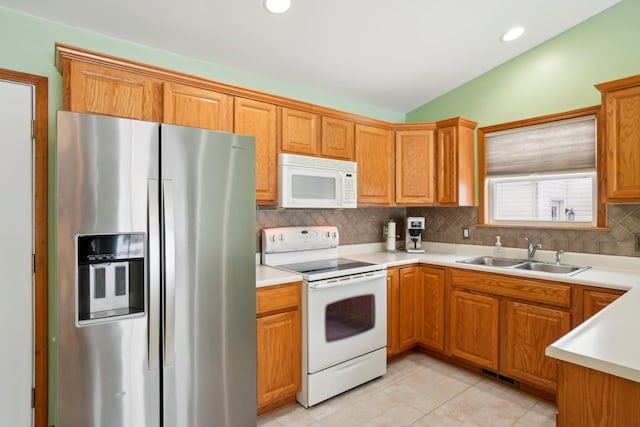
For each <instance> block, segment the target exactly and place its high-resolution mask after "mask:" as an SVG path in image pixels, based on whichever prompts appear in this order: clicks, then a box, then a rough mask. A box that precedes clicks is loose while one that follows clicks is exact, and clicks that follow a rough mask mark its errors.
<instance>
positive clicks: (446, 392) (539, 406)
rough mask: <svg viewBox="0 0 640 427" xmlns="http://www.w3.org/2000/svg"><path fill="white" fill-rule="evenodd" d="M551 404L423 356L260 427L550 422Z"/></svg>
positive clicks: (264, 420) (261, 421) (271, 417)
mask: <svg viewBox="0 0 640 427" xmlns="http://www.w3.org/2000/svg"><path fill="white" fill-rule="evenodd" d="M555 413H556V407H555V406H554V405H553V404H551V403H548V402H546V401H544V400H540V399H536V398H535V397H532V396H529V395H527V394H525V393H522V392H520V391H518V390H516V389H513V388H511V387H509V386H506V385H503V384H499V383H496V382H495V381H494V380H491V379H488V378H484V377H482V376H480V375H477V374H474V373H472V372H469V371H465V370H463V369H459V368H457V367H455V366H452V365H449V364H447V363H444V362H442V361H439V360H437V359H433V358H431V357H428V356H426V355H424V354H419V353H414V354H410V355H408V356H406V357H404V358H403V359H400V360H398V361H396V362H393V363H391V364H390V365H389V366H388V367H387V373H386V375H385V376H384V377H382V378H379V379H376V380H373V381H371V382H369V383H367V384H364V385H362V386H360V387H357V388H355V389H353V390H350V391H348V392H346V393H343V394H341V395H340V396H336V397H334V398H332V399H329V400H327V401H325V402H322V403H320V404H318V405H316V406H313V407H311V408H309V409H304V408H303V407H302V406H300V405H297V404H296V405H290V406H287V407H285V408H282V409H280V410H278V411H275V412H273V413H270V414H267V415H264V416H262V417H260V418H258V426H260V427H289V426H290V427H294V426H295V427H298V426H328V427H350V426H384V427H392V426H416V427H426V426H430V427H434V426H437V427H439V426H482V427H485V426H487V427H489V426H490V427H499V426H517V427H524V426H527V427H534V426H535V427H538V426H539V427H542V426H555V425H556V423H555Z"/></svg>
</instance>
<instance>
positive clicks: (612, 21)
mask: <svg viewBox="0 0 640 427" xmlns="http://www.w3.org/2000/svg"><path fill="white" fill-rule="evenodd" d="M550 13H552V12H551V11H550ZM525 34H526V33H525ZM516 43H517V42H516ZM639 43H640V0H623V1H622V2H620V3H618V4H617V5H615V6H613V7H611V8H610V9H607V10H605V11H604V12H602V13H600V14H599V15H596V16H594V17H593V18H591V19H589V20H587V21H585V22H583V23H581V24H579V25H577V26H575V27H573V28H571V29H569V30H568V31H566V32H564V33H562V34H560V35H558V36H556V37H555V38H553V39H551V40H549V41H548V42H546V43H543V44H541V45H539V46H537V47H535V48H533V49H531V50H529V51H527V52H525V53H524V54H522V55H520V56H518V57H516V58H515V59H513V60H511V61H509V62H506V63H504V64H502V65H500V66H498V67H496V68H494V69H493V70H491V71H489V72H487V73H485V74H483V75H481V76H480V77H478V78H476V79H474V80H471V81H469V82H468V83H466V84H464V85H462V86H460V87H458V88H457V89H454V90H452V91H451V92H448V93H446V94H444V95H442V96H441V97H439V98H437V99H435V100H433V101H431V102H429V103H427V104H425V105H423V106H422V107H420V108H417V109H416V110H414V111H411V112H409V113H407V117H406V121H407V122H419V121H435V120H441V119H446V118H449V117H453V116H463V117H466V118H469V119H471V120H474V121H477V122H478V127H483V126H488V125H493V124H499V123H505V122H510V121H514V120H519V119H525V118H529V117H536V116H542V115H546V114H552V113H557V112H562V111H568V110H573V109H577V108H582V107H589V106H592V105H597V104H600V93H599V92H598V91H597V90H596V89H595V88H594V87H593V85H594V84H597V83H602V82H606V81H610V80H615V79H618V78H621V77H627V76H630V75H634V74H640V45H639Z"/></svg>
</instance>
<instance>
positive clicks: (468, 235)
mask: <svg viewBox="0 0 640 427" xmlns="http://www.w3.org/2000/svg"><path fill="white" fill-rule="evenodd" d="M462 238H463V239H464V240H468V239H470V238H471V233H469V227H464V228H463V229H462ZM636 244H637V241H636Z"/></svg>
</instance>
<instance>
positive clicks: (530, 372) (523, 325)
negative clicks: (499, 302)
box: [505, 301, 571, 392]
mask: <svg viewBox="0 0 640 427" xmlns="http://www.w3.org/2000/svg"><path fill="white" fill-rule="evenodd" d="M506 327H507V343H506V355H505V365H506V366H505V372H506V375H508V376H510V377H513V378H516V379H519V380H522V381H526V382H527V383H529V384H533V385H537V386H540V387H542V388H544V389H546V390H548V391H551V392H555V391H556V381H557V378H556V376H557V362H556V361H554V360H553V359H551V358H549V357H547V356H545V354H544V350H545V348H546V347H547V346H548V345H550V344H551V343H553V342H554V341H555V340H557V339H558V338H560V337H561V336H562V335H564V334H566V333H567V332H569V330H570V329H571V316H570V314H569V313H568V312H566V311H560V310H556V309H551V308H545V307H538V306H535V305H531V304H523V303H518V302H513V301H508V302H507V320H506Z"/></svg>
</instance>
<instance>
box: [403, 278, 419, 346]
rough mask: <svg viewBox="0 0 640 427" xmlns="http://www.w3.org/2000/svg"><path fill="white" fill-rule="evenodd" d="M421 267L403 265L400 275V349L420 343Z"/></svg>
mask: <svg viewBox="0 0 640 427" xmlns="http://www.w3.org/2000/svg"><path fill="white" fill-rule="evenodd" d="M419 274H420V267H417V266H415V267H403V268H401V269H400V275H399V281H400V284H399V291H398V295H399V316H398V317H399V322H398V323H399V325H398V330H399V332H398V349H399V351H404V350H407V349H409V348H411V347H413V346H415V345H416V344H417V343H418V334H419V332H420V311H421V310H420V308H421V307H420V277H419Z"/></svg>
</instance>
